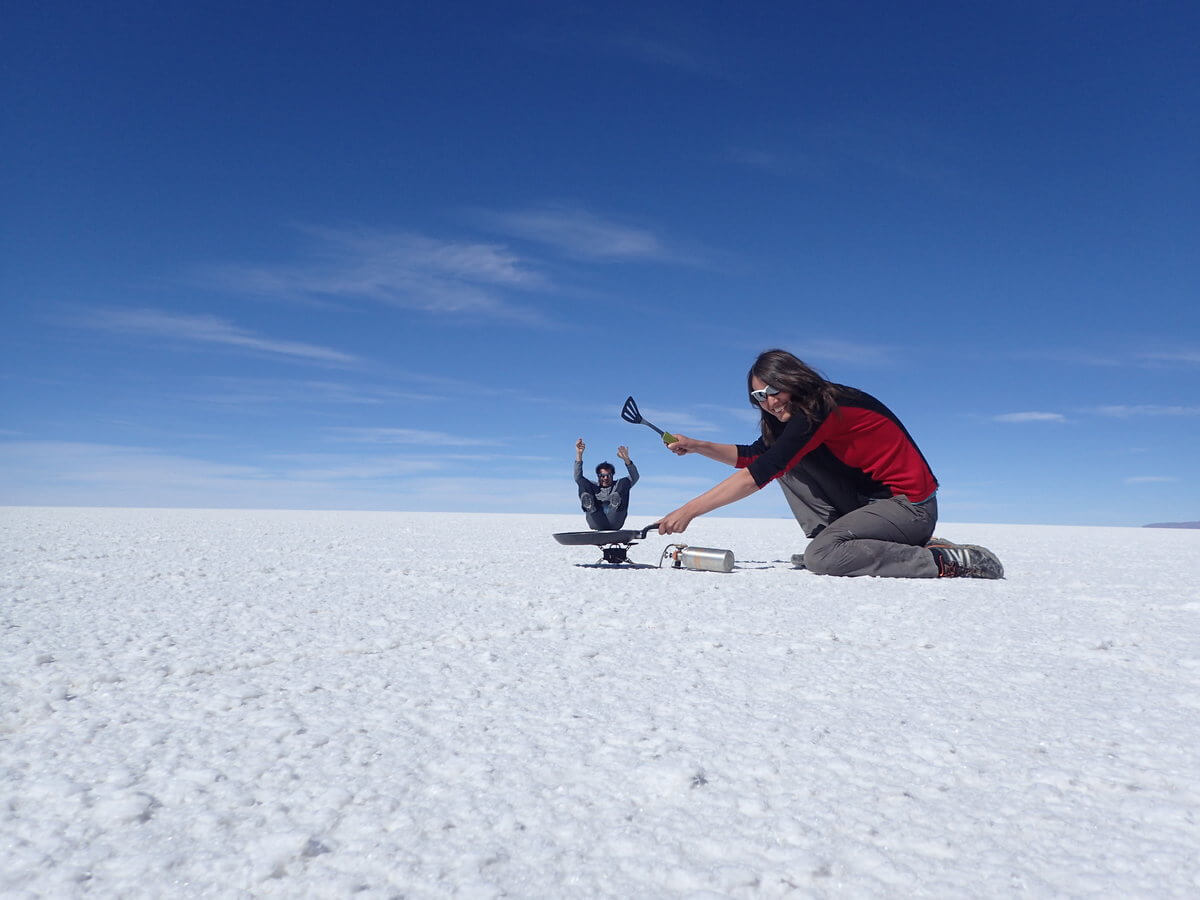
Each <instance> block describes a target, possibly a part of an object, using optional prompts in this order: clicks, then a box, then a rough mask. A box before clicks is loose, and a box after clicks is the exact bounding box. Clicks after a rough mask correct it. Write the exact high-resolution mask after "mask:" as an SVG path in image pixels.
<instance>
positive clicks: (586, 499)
mask: <svg viewBox="0 0 1200 900" xmlns="http://www.w3.org/2000/svg"><path fill="white" fill-rule="evenodd" d="M579 505H580V506H582V507H583V511H584V512H591V511H592V510H594V509H595V508H596V498H595V497H593V496H592V495H591V494H580V495H579Z"/></svg>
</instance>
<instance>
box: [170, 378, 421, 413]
mask: <svg viewBox="0 0 1200 900" xmlns="http://www.w3.org/2000/svg"><path fill="white" fill-rule="evenodd" d="M207 383H208V384H210V385H211V386H212V387H213V390H212V391H211V393H201V394H197V395H193V396H192V398H191V399H194V400H198V401H200V402H203V403H210V404H215V405H218V406H226V407H239V406H245V407H254V406H262V405H279V404H287V405H289V406H293V407H298V406H301V405H313V404H329V405H336V406H379V405H381V404H386V403H396V402H401V403H433V402H436V401H439V400H442V399H443V397H441V396H439V395H436V394H433V393H430V392H426V391H419V390H397V389H395V388H393V387H391V386H381V385H378V384H371V383H366V382H364V383H353V384H352V383H345V382H340V381H319V380H313V379H296V380H287V379H280V378H213V379H209V380H208V382H207Z"/></svg>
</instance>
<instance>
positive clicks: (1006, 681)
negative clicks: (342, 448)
mask: <svg viewBox="0 0 1200 900" xmlns="http://www.w3.org/2000/svg"><path fill="white" fill-rule="evenodd" d="M648 521H649V520H646V522H640V521H638V520H637V519H636V518H635V519H631V521H630V522H629V523H628V524H629V526H630V527H634V526H637V527H640V526H641V525H644V524H647V523H648ZM582 527H583V522H582V517H581V516H523V515H512V516H494V515H463V514H419V513H350V512H347V513H330V512H312V513H307V512H251V511H198V510H124V509H31V508H4V509H0V895H3V896H5V897H24V896H29V897H35V896H88V895H91V896H122V897H161V896H205V897H251V896H254V897H261V896H291V897H294V896H346V895H350V894H356V895H358V896H363V897H393V896H405V897H441V896H447V895H455V896H465V897H548V896H570V897H675V896H681V897H691V896H694V897H720V896H728V897H779V896H798V897H846V896H852V897H896V896H906V897H921V896H927V897H946V896H956V897H963V896H978V897H995V896H1011V895H1014V894H1019V895H1024V896H1035V897H1051V896H1054V897H1058V896H1079V897H1083V896H1106V897H1117V896H1140V897H1185V896H1186V897H1194V896H1196V895H1197V894H1198V893H1200V861H1198V858H1197V853H1196V848H1197V847H1200V532H1197V531H1178V530H1149V529H1122V528H1075V527H1024V526H1012V525H1004V526H999V525H944V526H942V527H940V528H939V530H938V533H939V534H940V535H943V536H945V537H949V538H952V539H957V540H970V541H975V542H980V543H985V544H987V545H989V546H991V547H992V548H993V549H994V550H996V551H997V552H998V553H999V554H1000V556H1001V558H1002V559H1003V561H1004V563H1005V566H1006V569H1007V574H1008V577H1007V578H1006V579H1005V580H1004V581H999V582H988V581H971V580H954V579H943V580H930V581H899V580H885V579H837V578H828V577H820V576H815V575H812V574H810V573H807V572H804V571H798V570H795V569H793V568H792V567H791V565H790V564H789V563H788V562H787V560H788V559H789V557H790V555H791V554H792V553H794V552H796V551H798V550H800V549H802V547H803V543H804V542H803V539H802V537H801V535H800V532H799V530H798V529H797V528H796V526H795V525H794V523H792V522H791V521H790V520H784V519H732V518H708V519H699V520H697V521H696V522H694V523H693V525H692V527H691V529H690V530H689V532H688V533H687V534H685V535H676V536H674V537H673V538H672V539H668V538H660V537H658V536H657V535H651V536H649V537H647V539H646V540H645V541H643V542H641V543H639V544H637V545H636V546H634V547H633V548H632V549H631V550H630V554H629V555H630V558H631V559H633V560H635V561H636V562H638V563H641V564H643V565H647V567H645V568H623V569H615V570H614V569H600V568H589V567H586V566H583V565H580V564H586V563H592V562H594V561H595V560H596V558H597V557H598V555H599V554H598V552H597V551H596V550H595V549H594V548H587V547H564V546H560V545H558V544H556V543H555V542H554V541H553V540H552V539H551V536H550V535H551V533H552V532H555V531H567V530H580V529H581V528H582ZM672 540H676V541H684V542H687V543H690V544H694V545H699V546H706V547H718V548H723V549H730V550H732V551H733V552H734V554H735V556H736V559H737V568H736V569H735V570H734V571H733V572H732V573H730V574H717V573H710V572H691V571H686V570H683V571H679V570H673V569H671V568H668V567H663V568H655V567H653V566H654V565H655V564H656V563H657V562H658V561H659V555H660V553H661V551H662V550H663V548H665V547H666V546H667V545H668V544H669V543H670V542H671V541H672Z"/></svg>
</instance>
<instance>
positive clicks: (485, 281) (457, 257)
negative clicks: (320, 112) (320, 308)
mask: <svg viewBox="0 0 1200 900" xmlns="http://www.w3.org/2000/svg"><path fill="white" fill-rule="evenodd" d="M303 230H304V231H305V232H306V233H307V234H308V235H309V236H310V237H311V238H312V240H313V241H314V242H315V244H316V246H315V248H313V251H312V254H311V256H312V260H311V261H307V262H304V263H277V264H260V265H229V266H222V267H219V268H216V269H213V270H212V272H211V274H212V276H213V277H215V278H216V279H217V280H218V281H219V282H220V283H221V285H222V286H223V287H225V288H226V289H229V290H233V291H237V292H242V293H251V294H257V295H260V296H267V297H272V298H276V299H281V300H290V301H302V302H315V303H346V302H363V301H369V302H374V303H384V304H388V305H391V306H398V307H403V308H406V309H416V310H421V311H424V312H429V313H436V314H442V315H457V316H474V317H480V316H483V317H487V318H492V319H509V320H514V321H521V322H525V323H530V324H547V320H546V319H545V317H544V316H543V315H542V314H541V313H539V312H537V311H536V310H534V309H531V308H529V307H526V306H522V305H520V304H519V303H516V302H514V301H513V300H512V299H511V298H510V297H509V296H508V292H509V291H513V290H519V291H541V290H546V289H547V288H548V287H549V286H550V285H549V282H548V281H547V279H546V278H545V277H544V276H543V275H541V274H540V273H538V272H537V271H536V270H535V269H534V268H533V267H532V266H531V265H530V264H529V263H528V262H527V261H525V260H523V259H521V258H520V257H519V256H517V255H516V254H515V253H513V252H512V251H510V250H509V249H507V248H506V247H504V246H502V245H499V244H490V243H478V242H464V241H445V240H437V239H434V238H429V237H425V236H422V235H417V234H410V233H406V232H394V231H371V230H365V229H364V230H357V231H349V230H337V229H328V228H307V229H303Z"/></svg>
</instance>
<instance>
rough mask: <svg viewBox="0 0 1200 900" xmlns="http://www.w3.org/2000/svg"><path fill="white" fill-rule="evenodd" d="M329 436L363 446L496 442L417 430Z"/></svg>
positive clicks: (367, 430) (347, 432)
mask: <svg viewBox="0 0 1200 900" xmlns="http://www.w3.org/2000/svg"><path fill="white" fill-rule="evenodd" d="M330 434H331V435H332V436H333V437H334V438H335V439H336V440H341V441H352V442H355V443H363V444H417V445H422V446H438V447H489V446H495V445H496V444H499V443H500V441H496V440H481V439H478V438H465V437H459V436H457V435H453V434H447V433H446V432H443V431H424V430H421V429H417V428H333V429H330Z"/></svg>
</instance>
